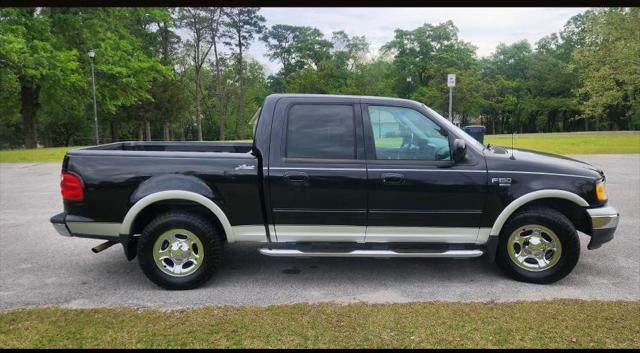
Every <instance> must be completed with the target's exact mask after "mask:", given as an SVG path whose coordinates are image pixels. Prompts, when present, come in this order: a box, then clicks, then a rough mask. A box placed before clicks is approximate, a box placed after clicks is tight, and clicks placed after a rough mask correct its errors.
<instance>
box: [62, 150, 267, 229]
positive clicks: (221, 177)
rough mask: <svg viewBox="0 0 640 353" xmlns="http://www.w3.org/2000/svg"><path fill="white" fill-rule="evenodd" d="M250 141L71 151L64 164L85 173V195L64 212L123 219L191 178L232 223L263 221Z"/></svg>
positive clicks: (90, 217) (98, 218) (89, 218)
mask: <svg viewBox="0 0 640 353" xmlns="http://www.w3.org/2000/svg"><path fill="white" fill-rule="evenodd" d="M251 146H252V143H251V142H182V141H180V142H164V141H157V142H156V141H149V142H115V143H110V144H104V145H97V146H91V147H86V148H81V149H76V150H70V151H68V152H67V155H66V157H65V159H64V162H63V166H62V169H63V171H68V172H72V173H74V174H76V175H78V176H80V177H81V178H82V181H83V183H84V187H85V196H84V200H83V202H81V203H78V202H66V201H65V212H66V213H67V214H68V215H72V216H78V217H82V218H84V219H85V220H86V221H94V222H116V223H121V222H122V221H123V219H124V216H125V214H126V213H127V211H128V210H129V208H130V207H131V206H132V205H133V204H134V203H135V202H136V201H137V200H138V199H139V198H141V197H143V196H144V194H145V193H146V192H157V191H162V190H164V189H171V188H175V187H178V186H180V185H182V186H183V187H186V186H184V185H183V184H184V183H188V181H187V179H189V180H191V181H195V182H197V183H198V184H199V185H200V186H198V187H195V188H196V189H197V190H199V191H202V190H207V191H206V192H204V191H202V192H204V193H205V194H208V195H209V197H210V198H212V199H216V201H217V202H219V204H220V205H221V206H220V207H221V208H222V209H223V210H224V212H225V213H226V214H227V216H228V218H229V220H230V221H231V222H232V224H233V225H242V224H263V223H262V222H263V218H262V209H261V203H260V193H259V189H258V188H259V177H258V160H257V158H256V156H254V155H253V153H252V151H251V149H252V147H251ZM158 178H160V179H158ZM154 180H160V181H159V182H155V181H154ZM187 189H188V188H187ZM201 189H202V190H201ZM246 222H249V223H246Z"/></svg>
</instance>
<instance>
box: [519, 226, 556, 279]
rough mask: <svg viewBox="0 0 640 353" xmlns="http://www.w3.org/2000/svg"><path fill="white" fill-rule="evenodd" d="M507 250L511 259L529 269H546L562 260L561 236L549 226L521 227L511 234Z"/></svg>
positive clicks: (521, 266)
mask: <svg viewBox="0 0 640 353" xmlns="http://www.w3.org/2000/svg"><path fill="white" fill-rule="evenodd" d="M507 251H508V253H509V257H510V258H511V261H513V263H515V264H516V265H517V266H518V267H520V268H523V269H525V270H528V271H536V272H537V271H544V270H548V269H550V268H552V267H553V266H555V265H556V264H557V263H558V260H560V256H561V255H562V244H561V243H560V238H558V236H557V235H556V233H554V232H553V231H551V230H550V229H549V228H547V227H543V226H541V225H538V224H529V225H526V226H523V227H519V228H518V229H516V230H515V231H513V233H511V235H510V236H509V240H508V241H507Z"/></svg>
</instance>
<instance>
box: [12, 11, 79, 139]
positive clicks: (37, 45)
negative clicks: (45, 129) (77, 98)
mask: <svg viewBox="0 0 640 353" xmlns="http://www.w3.org/2000/svg"><path fill="white" fill-rule="evenodd" d="M0 62H2V66H3V68H4V69H3V70H2V72H3V76H4V77H3V81H4V80H6V81H9V82H11V83H17V86H18V87H19V92H15V93H18V95H19V98H18V99H19V102H20V104H19V106H20V115H21V116H22V125H23V131H24V146H25V148H35V147H37V143H38V113H39V111H40V108H41V107H42V105H41V97H42V95H43V94H45V93H51V94H55V93H56V92H55V91H57V90H64V89H70V90H74V89H75V88H77V87H78V86H80V85H82V81H81V79H80V77H79V75H78V71H77V69H78V57H77V52H76V51H75V50H69V49H67V48H65V47H64V45H63V44H62V43H60V41H59V40H58V39H57V38H56V37H55V36H54V35H52V33H51V30H50V18H49V16H46V15H45V14H43V12H42V9H38V8H3V9H0ZM14 87H15V86H14Z"/></svg>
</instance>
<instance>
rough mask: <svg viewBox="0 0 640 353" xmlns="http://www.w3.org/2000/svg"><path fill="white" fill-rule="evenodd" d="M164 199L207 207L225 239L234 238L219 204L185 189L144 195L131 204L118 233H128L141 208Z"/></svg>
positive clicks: (229, 224)
mask: <svg viewBox="0 0 640 353" xmlns="http://www.w3.org/2000/svg"><path fill="white" fill-rule="evenodd" d="M165 200H187V201H192V202H195V203H198V204H200V205H202V206H204V207H206V208H208V209H209V210H210V211H211V212H212V213H213V214H214V215H215V216H216V217H217V218H218V220H219V221H220V224H221V225H222V227H223V228H224V231H225V233H226V235H227V241H228V242H230V243H231V242H233V241H234V240H235V236H234V233H233V228H232V227H231V223H230V222H229V219H228V218H227V216H226V215H225V213H224V211H223V210H222V209H221V208H220V206H218V205H217V204H216V203H215V202H213V201H212V200H211V199H210V198H207V197H206V196H203V195H201V194H198V193H195V192H193V191H186V190H164V191H159V192H155V193H152V194H149V195H147V196H144V197H143V198H141V199H140V200H138V201H137V202H136V203H135V204H133V206H132V207H131V208H130V209H129V211H128V212H127V214H126V215H125V217H124V221H123V222H122V225H121V227H120V234H124V235H130V234H131V227H132V226H133V222H134V221H135V219H136V217H137V216H138V214H139V213H140V212H142V210H144V209H145V208H146V207H148V206H150V205H152V204H154V203H156V202H159V201H165Z"/></svg>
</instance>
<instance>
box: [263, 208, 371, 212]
mask: <svg viewBox="0 0 640 353" xmlns="http://www.w3.org/2000/svg"><path fill="white" fill-rule="evenodd" d="M273 212H280V213H366V212H367V210H365V209H325V208H274V209H273Z"/></svg>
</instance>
